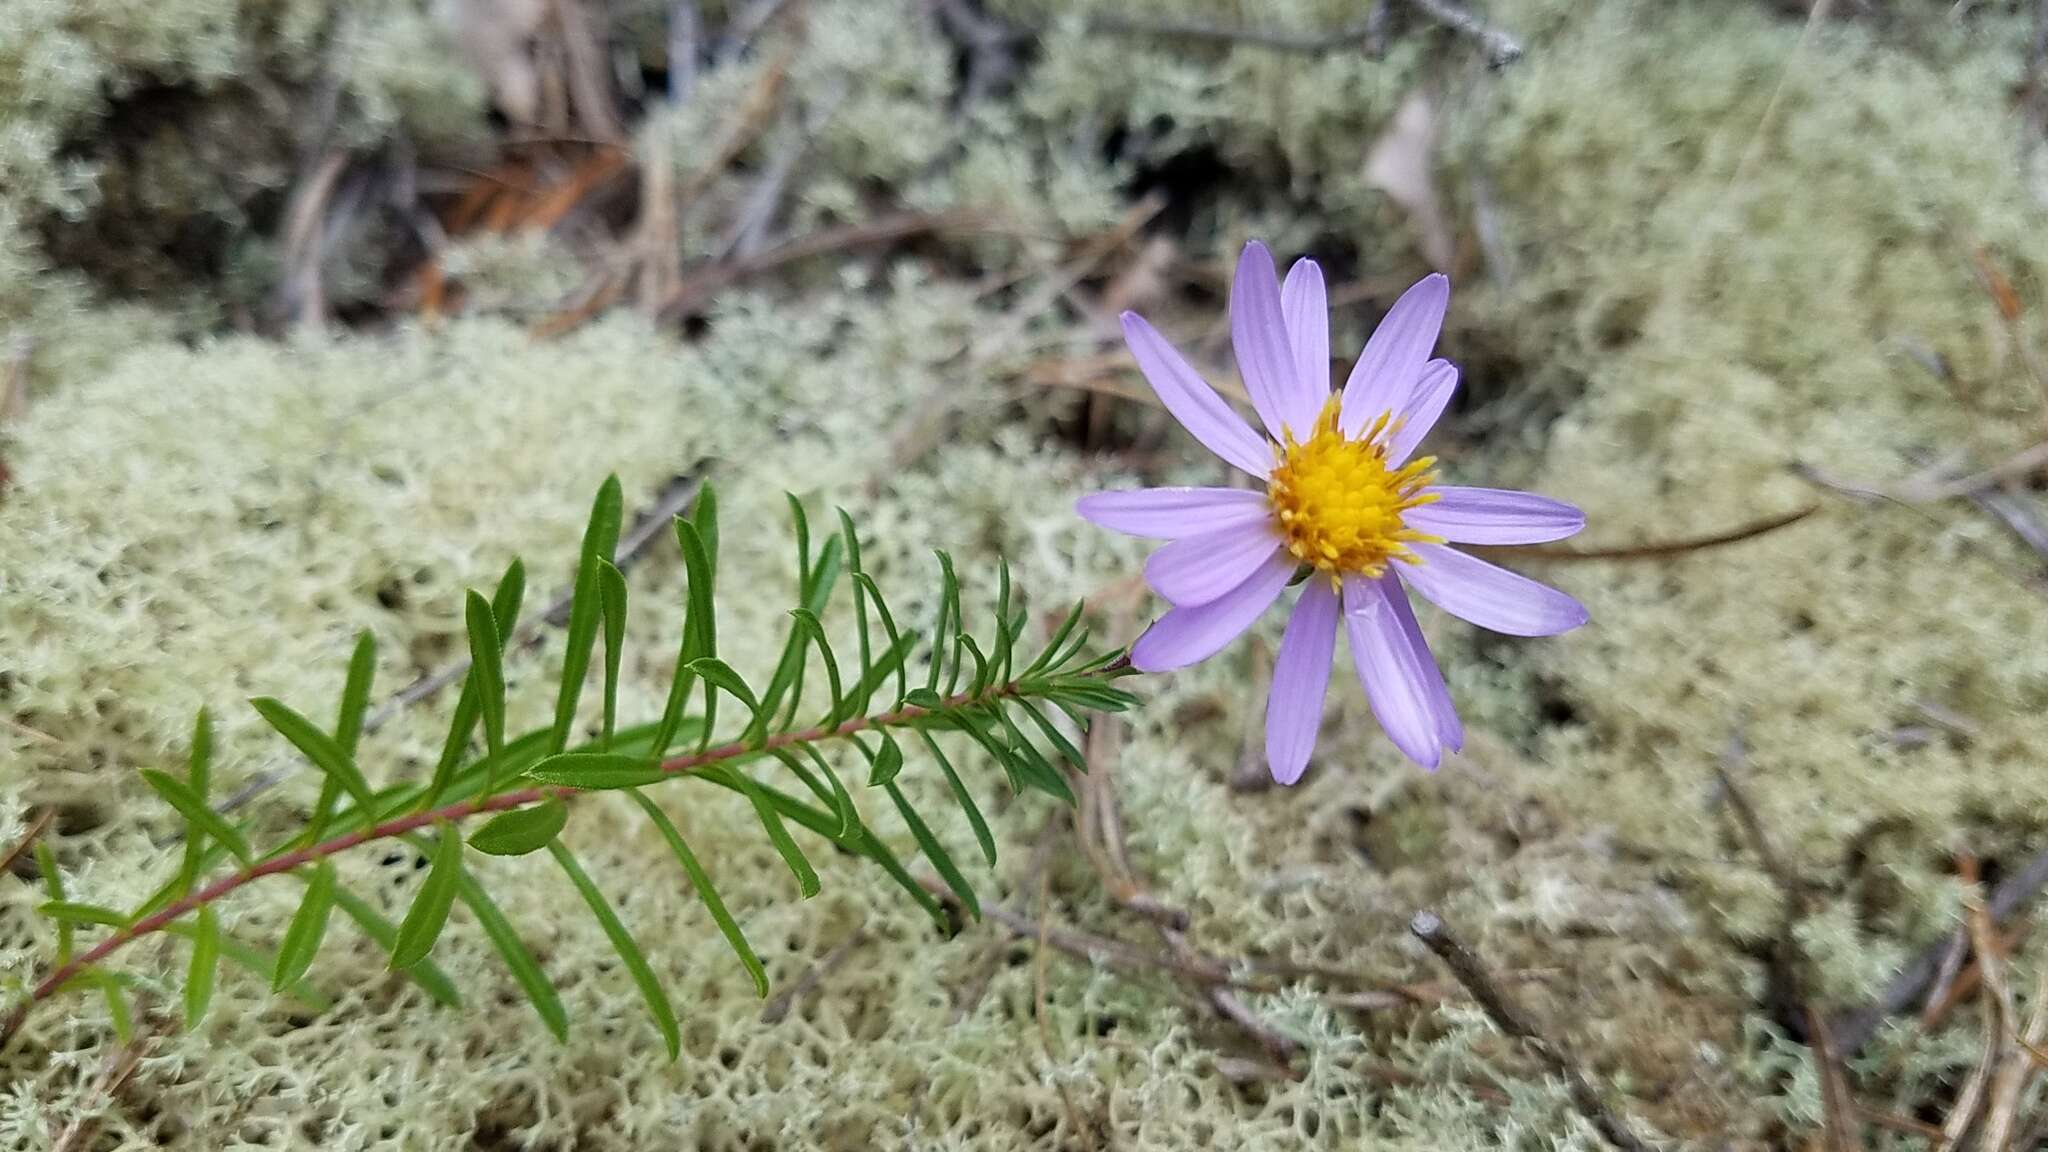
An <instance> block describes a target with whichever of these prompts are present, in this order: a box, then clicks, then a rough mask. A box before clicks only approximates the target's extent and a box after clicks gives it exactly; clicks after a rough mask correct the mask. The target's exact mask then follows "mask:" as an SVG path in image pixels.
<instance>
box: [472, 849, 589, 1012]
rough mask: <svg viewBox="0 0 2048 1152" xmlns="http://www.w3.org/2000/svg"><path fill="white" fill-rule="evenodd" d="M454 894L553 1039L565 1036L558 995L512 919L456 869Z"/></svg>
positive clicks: (475, 884)
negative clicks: (474, 919) (495, 951)
mask: <svg viewBox="0 0 2048 1152" xmlns="http://www.w3.org/2000/svg"><path fill="white" fill-rule="evenodd" d="M456 894H457V895H459V896H460V897H461V898H462V902H463V904H464V905H466V906H467V907H468V908H469V912H470V915H472V916H475V917H476V920H477V924H478V925H479V926H480V927H482V928H483V930H484V935H485V936H486V937H488V938H489V939H490V941H491V946H492V947H494V948H496V949H497V950H498V955H500V956H502V957H504V958H505V966H506V967H507V968H509V969H511V971H512V979H514V980H515V981H517V982H518V984H519V987H520V989H521V990H522V991H524V992H525V993H526V998H527V999H528V1000H529V1001H531V1002H532V1003H533V1010H534V1011H535V1012H536V1013H539V1015H540V1018H541V1022H542V1023H544V1024H546V1025H547V1026H548V1031H550V1032H552V1033H554V1035H555V1039H557V1040H566V1039H568V1037H569V1014H568V1012H567V1011H565V1010H564V1009H563V1008H562V998H561V997H560V996H559V995H557V994H556V993H555V987H554V985H552V984H550V983H548V978H547V973H545V972H542V971H541V967H540V962H539V961H537V960H535V959H534V958H533V953H532V952H530V951H528V950H527V947H526V944H525V943H524V942H523V941H521V940H520V939H519V933H518V932H517V931H515V930H514V929H513V927H512V922H511V921H509V920H507V919H505V914H504V913H503V912H502V911H499V909H498V905H497V903H496V902H495V901H493V900H492V899H491V898H490V895H489V894H488V893H486V892H485V891H484V889H483V885H481V884H478V883H477V882H476V879H475V877H472V876H471V875H470V874H469V873H468V872H461V873H458V875H457V884H456Z"/></svg>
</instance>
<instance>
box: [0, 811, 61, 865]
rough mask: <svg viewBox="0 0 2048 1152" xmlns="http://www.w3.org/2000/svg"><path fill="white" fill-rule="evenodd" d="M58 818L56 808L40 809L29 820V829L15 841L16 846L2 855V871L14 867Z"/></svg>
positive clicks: (0, 863)
mask: <svg viewBox="0 0 2048 1152" xmlns="http://www.w3.org/2000/svg"><path fill="white" fill-rule="evenodd" d="M56 819H57V810H56V809H55V808H50V807H47V806H46V807H44V808H41V809H39V810H38V811H37V812H36V815H35V819H33V820H31V821H29V823H28V830H27V831H25V832H23V833H22V834H21V839H19V840H16V841H15V842H14V847H12V848H9V849H8V850H7V855H5V856H0V872H7V871H10V870H11V869H13V867H14V865H15V862H16V861H18V860H20V859H21V858H22V857H23V856H25V855H27V854H28V850H29V849H30V848H33V847H35V843H36V841H38V840H40V839H42V838H43V833H45V832H47V831H49V830H50V825H51V824H53V823H55V822H56Z"/></svg>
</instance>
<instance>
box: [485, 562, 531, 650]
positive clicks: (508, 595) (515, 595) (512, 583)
mask: <svg viewBox="0 0 2048 1152" xmlns="http://www.w3.org/2000/svg"><path fill="white" fill-rule="evenodd" d="M525 599H526V562H525V561H523V560H521V559H520V558H519V557H517V556H514V557H513V558H512V563H510V564H507V565H506V566H505V575H504V576H502V577H500V578H499V579H498V589H497V591H495V592H493V593H491V623H492V624H494V625H496V626H497V629H498V647H499V649H500V650H502V649H503V648H504V647H505V646H506V645H508V644H510V643H511V642H512V633H513V632H514V630H516V629H517V628H518V627H519V605H520V602H521V601H523V600H525Z"/></svg>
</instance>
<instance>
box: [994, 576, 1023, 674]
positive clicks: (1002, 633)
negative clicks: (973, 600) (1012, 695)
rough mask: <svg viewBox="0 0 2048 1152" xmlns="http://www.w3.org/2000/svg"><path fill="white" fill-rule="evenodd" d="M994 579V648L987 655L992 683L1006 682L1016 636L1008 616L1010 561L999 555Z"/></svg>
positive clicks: (1013, 625)
mask: <svg viewBox="0 0 2048 1152" xmlns="http://www.w3.org/2000/svg"><path fill="white" fill-rule="evenodd" d="M996 581H997V583H996V640H995V650H994V651H992V652H990V653H989V655H988V662H989V668H990V673H989V676H990V680H991V682H992V683H996V684H1006V683H1008V682H1009V679H1010V660H1011V654H1012V652H1013V650H1014V648H1015V645H1016V641H1017V637H1016V633H1015V632H1013V631H1012V629H1013V628H1014V627H1015V624H1014V623H1013V621H1012V620H1011V618H1010V562H1009V561H1008V560H1006V559H1003V558H1001V557H997V559H996Z"/></svg>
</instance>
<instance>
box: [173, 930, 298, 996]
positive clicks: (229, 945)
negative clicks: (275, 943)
mask: <svg viewBox="0 0 2048 1152" xmlns="http://www.w3.org/2000/svg"><path fill="white" fill-rule="evenodd" d="M164 931H166V932H168V933H170V934H171V935H173V936H178V937H182V938H183V939H185V940H188V941H190V942H191V943H192V944H193V945H194V946H197V945H198V943H199V935H200V929H199V927H198V925H197V924H196V923H186V922H184V921H173V922H172V923H169V924H166V925H164ZM214 932H215V939H216V942H217V944H218V945H219V958H220V959H221V960H225V961H227V962H228V963H230V964H233V965H234V966H235V967H237V968H240V969H242V970H243V971H245V972H247V973H249V974H250V975H252V976H254V977H256V978H257V979H258V980H261V981H263V983H264V986H266V987H268V986H269V984H270V975H271V973H273V972H275V971H277V957H276V956H274V955H272V954H271V953H270V952H269V951H267V950H265V949H262V948H258V947H256V946H255V945H253V944H249V943H247V942H245V941H242V940H238V939H236V938H235V936H234V934H233V933H231V932H229V931H227V930H226V929H224V928H221V927H220V926H219V924H218V922H216V923H215V925H214ZM216 967H218V965H216ZM284 991H285V995H287V996H290V997H291V998H292V999H294V1000H297V1001H298V1002H299V1003H301V1004H303V1005H305V1006H306V1007H307V1008H308V1009H310V1010H311V1011H314V1012H325V1011H327V1010H328V1009H329V1008H332V1007H334V1001H333V1000H332V999H330V998H329V997H327V996H325V995H322V994H321V992H320V990H319V989H318V988H315V987H313V985H312V984H311V983H309V982H307V981H305V980H301V981H299V982H298V983H296V984H294V985H292V986H291V987H289V988H286V989H285V990H284Z"/></svg>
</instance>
